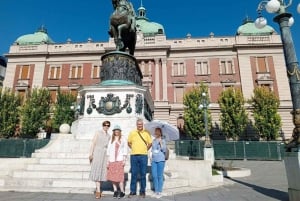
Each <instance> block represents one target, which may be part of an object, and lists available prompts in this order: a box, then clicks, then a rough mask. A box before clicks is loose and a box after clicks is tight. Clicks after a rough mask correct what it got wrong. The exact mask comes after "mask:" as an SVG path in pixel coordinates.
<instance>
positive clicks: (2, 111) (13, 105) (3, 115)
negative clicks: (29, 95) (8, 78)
mask: <svg viewBox="0 0 300 201" xmlns="http://www.w3.org/2000/svg"><path fill="white" fill-rule="evenodd" d="M20 105H21V98H20V96H19V95H17V94H15V93H14V92H13V91H12V90H10V89H3V88H0V137H5V138H9V137H13V136H14V135H15V131H16V128H17V125H18V123H19V115H20V113H19V109H20Z"/></svg>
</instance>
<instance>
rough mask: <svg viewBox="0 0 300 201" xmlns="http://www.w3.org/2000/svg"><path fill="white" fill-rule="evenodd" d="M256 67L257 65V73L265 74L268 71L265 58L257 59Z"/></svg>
mask: <svg viewBox="0 0 300 201" xmlns="http://www.w3.org/2000/svg"><path fill="white" fill-rule="evenodd" d="M256 61H257V63H256V65H257V72H259V73H266V72H269V71H268V66H267V61H266V57H257V58H256Z"/></svg>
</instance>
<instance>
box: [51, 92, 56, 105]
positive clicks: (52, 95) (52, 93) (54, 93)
mask: <svg viewBox="0 0 300 201" xmlns="http://www.w3.org/2000/svg"><path fill="white" fill-rule="evenodd" d="M56 97H57V91H56V90H50V99H51V100H50V101H51V103H55V102H56Z"/></svg>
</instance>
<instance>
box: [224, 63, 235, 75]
mask: <svg viewBox="0 0 300 201" xmlns="http://www.w3.org/2000/svg"><path fill="white" fill-rule="evenodd" d="M234 73H235V71H234V66H233V62H232V61H231V60H222V61H220V74H234Z"/></svg>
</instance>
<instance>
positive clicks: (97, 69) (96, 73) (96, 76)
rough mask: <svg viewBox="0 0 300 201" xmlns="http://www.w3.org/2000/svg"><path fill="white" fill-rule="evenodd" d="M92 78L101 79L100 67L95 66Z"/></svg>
mask: <svg viewBox="0 0 300 201" xmlns="http://www.w3.org/2000/svg"><path fill="white" fill-rule="evenodd" d="M92 78H100V66H97V65H95V66H93V70H92Z"/></svg>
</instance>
